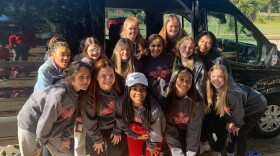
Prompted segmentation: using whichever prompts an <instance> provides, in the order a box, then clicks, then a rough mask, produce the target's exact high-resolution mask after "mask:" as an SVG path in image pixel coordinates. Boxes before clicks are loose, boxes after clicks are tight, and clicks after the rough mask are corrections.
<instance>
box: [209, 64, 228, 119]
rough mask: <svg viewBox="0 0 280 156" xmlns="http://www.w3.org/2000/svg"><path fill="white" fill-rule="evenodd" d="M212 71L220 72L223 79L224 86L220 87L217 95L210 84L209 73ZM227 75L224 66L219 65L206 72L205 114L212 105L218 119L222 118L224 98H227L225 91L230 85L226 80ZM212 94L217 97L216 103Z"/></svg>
mask: <svg viewBox="0 0 280 156" xmlns="http://www.w3.org/2000/svg"><path fill="white" fill-rule="evenodd" d="M214 70H221V71H222V73H223V76H224V79H225V83H224V85H223V86H222V87H221V89H220V91H219V93H217V92H216V89H215V87H214V86H213V85H212V83H211V77H210V76H211V73H212V72H213V71H214ZM228 77H229V75H228V72H227V69H226V68H225V66H223V65H221V64H216V65H214V66H213V67H212V68H211V69H210V70H209V72H208V80H207V82H206V95H207V103H206V112H209V111H210V109H211V106H213V105H214V108H215V110H216V112H217V114H219V115H220V117H222V116H224V113H225V111H224V107H225V106H226V97H227V91H228V89H229V88H230V86H231V84H230V81H229V79H228ZM214 94H216V95H217V99H216V103H214V101H213V96H214Z"/></svg>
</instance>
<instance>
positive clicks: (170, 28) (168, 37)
mask: <svg viewBox="0 0 280 156" xmlns="http://www.w3.org/2000/svg"><path fill="white" fill-rule="evenodd" d="M158 34H159V35H160V36H162V38H163V39H164V40H165V41H166V51H167V52H170V53H173V54H175V46H176V43H177V41H179V40H180V39H181V38H183V37H185V36H187V33H186V32H185V30H184V29H182V28H181V24H180V20H179V18H178V17H177V16H176V15H174V14H171V15H169V16H168V17H167V20H166V21H165V23H164V25H163V27H162V28H161V30H160V32H159V33H158Z"/></svg>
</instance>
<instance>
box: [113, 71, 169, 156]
mask: <svg viewBox="0 0 280 156" xmlns="http://www.w3.org/2000/svg"><path fill="white" fill-rule="evenodd" d="M147 86H148V81H147V78H146V77H145V75H144V74H142V73H139V72H134V73H130V74H129V75H128V76H127V78H126V83H125V93H124V95H123V96H121V97H119V98H118V99H117V104H116V105H117V106H116V121H117V125H118V127H119V128H120V129H122V130H123V131H124V133H125V134H126V135H127V143H128V150H129V155H130V156H140V155H142V154H144V155H146V156H150V155H151V156H157V155H159V153H160V150H161V147H162V141H163V137H162V134H163V132H164V129H165V118H164V115H163V112H162V110H161V108H160V106H159V104H158V102H157V100H155V98H153V97H152V96H150V95H149V94H148V91H147Z"/></svg>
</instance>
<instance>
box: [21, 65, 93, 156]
mask: <svg viewBox="0 0 280 156" xmlns="http://www.w3.org/2000/svg"><path fill="white" fill-rule="evenodd" d="M64 77H65V79H61V80H59V81H57V83H56V84H54V85H50V86H49V87H47V88H45V89H43V90H41V91H38V92H34V93H33V94H32V95H31V96H30V97H29V99H28V100H27V101H26V103H25V104H24V105H23V107H22V109H21V110H20V111H19V113H18V115H17V123H18V140H19V147H20V152H21V155H22V156H30V155H32V156H40V154H41V151H42V146H47V148H48V150H49V151H50V152H51V154H52V155H54V156H56V155H59V156H69V155H71V152H70V136H71V135H72V134H73V127H74V123H75V120H76V113H77V102H78V100H79V94H80V92H81V91H85V90H86V89H87V88H88V86H89V84H90V81H91V75H90V69H89V66H88V65H87V64H85V63H83V62H74V63H72V64H71V65H70V67H69V69H67V70H65V71H64Z"/></svg>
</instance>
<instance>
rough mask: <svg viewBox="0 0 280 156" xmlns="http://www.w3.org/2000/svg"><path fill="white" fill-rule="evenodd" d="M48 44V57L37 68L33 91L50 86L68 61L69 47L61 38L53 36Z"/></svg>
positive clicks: (66, 65)
mask: <svg viewBox="0 0 280 156" xmlns="http://www.w3.org/2000/svg"><path fill="white" fill-rule="evenodd" d="M49 45H50V46H49V51H48V52H47V53H48V54H49V57H48V59H47V60H46V61H45V62H44V64H42V65H41V66H40V67H39V69H38V76H37V81H36V84H35V86H34V92H36V91H39V90H42V89H43V88H46V87H47V86H50V85H51V84H52V83H53V82H54V80H55V79H56V78H57V76H59V75H60V74H62V72H63V70H64V69H66V68H67V67H68V64H69V62H70V49H69V47H68V44H67V43H66V42H65V41H64V39H63V38H60V37H59V36H54V37H53V38H52V39H51V40H50V43H49Z"/></svg>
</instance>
